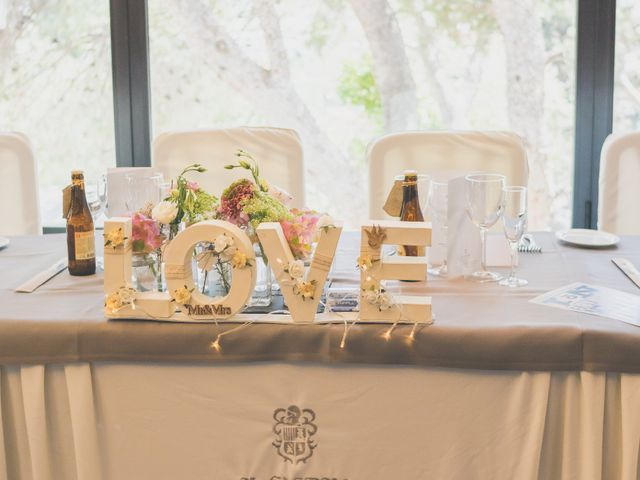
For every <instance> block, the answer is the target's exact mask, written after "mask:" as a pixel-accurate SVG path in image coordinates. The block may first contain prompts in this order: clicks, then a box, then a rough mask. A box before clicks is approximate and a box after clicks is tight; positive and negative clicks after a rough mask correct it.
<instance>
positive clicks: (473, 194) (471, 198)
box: [465, 173, 505, 282]
mask: <svg viewBox="0 0 640 480" xmlns="http://www.w3.org/2000/svg"><path fill="white" fill-rule="evenodd" d="M465 184H466V185H465V187H466V188H465V193H466V205H467V215H468V216H469V218H470V219H471V221H472V222H473V224H474V225H475V226H476V227H478V228H479V229H480V241H481V255H482V256H481V261H480V265H481V266H480V270H479V271H477V272H473V273H472V274H471V275H470V277H469V278H470V279H471V280H474V281H477V282H496V281H498V280H500V279H501V278H502V275H500V274H499V273H496V272H490V271H488V270H487V230H489V228H491V227H492V226H493V225H494V224H495V223H496V222H497V221H498V219H499V218H500V215H502V209H503V188H504V186H505V176H504V175H498V174H495V173H474V174H472V175H467V176H466V177H465Z"/></svg>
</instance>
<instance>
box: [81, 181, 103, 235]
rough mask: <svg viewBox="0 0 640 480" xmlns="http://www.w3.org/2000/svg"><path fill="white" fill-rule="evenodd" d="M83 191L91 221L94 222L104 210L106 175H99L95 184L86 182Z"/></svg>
mask: <svg viewBox="0 0 640 480" xmlns="http://www.w3.org/2000/svg"><path fill="white" fill-rule="evenodd" d="M85 193H86V196H87V205H88V206H89V210H90V211H91V216H92V217H93V222H94V223H96V222H97V221H98V220H99V219H100V218H101V216H102V214H103V213H104V212H105V208H106V205H107V177H106V176H105V175H100V176H99V177H98V180H97V181H96V183H95V184H92V183H87V184H86V186H85Z"/></svg>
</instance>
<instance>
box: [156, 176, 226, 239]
mask: <svg viewBox="0 0 640 480" xmlns="http://www.w3.org/2000/svg"><path fill="white" fill-rule="evenodd" d="M206 171H207V169H206V168H204V167H203V166H202V165H200V164H198V163H194V164H193V165H189V166H188V167H186V168H185V169H184V170H182V172H181V173H180V175H178V177H177V178H176V180H175V185H174V187H173V188H172V189H171V192H170V193H169V196H168V197H167V198H165V199H164V200H163V201H162V202H160V203H158V204H157V205H156V206H155V207H154V208H153V210H152V212H151V216H152V217H153V219H154V220H155V221H157V222H158V223H160V224H162V225H168V226H169V239H170V240H171V239H172V238H173V237H174V236H175V235H176V233H177V232H178V227H179V225H180V223H182V222H183V221H184V222H185V223H186V224H187V225H191V224H193V223H196V222H199V221H201V220H207V219H209V218H213V217H214V212H215V210H216V207H217V204H218V199H217V198H216V197H215V196H214V195H211V194H210V193H207V192H206V191H205V190H204V189H202V188H200V186H199V185H198V183H197V182H193V181H190V180H188V179H187V177H186V175H187V174H188V173H194V172H195V173H204V172H206Z"/></svg>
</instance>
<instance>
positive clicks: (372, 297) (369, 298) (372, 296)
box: [363, 290, 378, 305]
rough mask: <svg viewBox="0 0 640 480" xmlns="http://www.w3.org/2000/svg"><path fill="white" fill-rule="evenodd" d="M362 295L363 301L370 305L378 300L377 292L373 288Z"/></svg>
mask: <svg viewBox="0 0 640 480" xmlns="http://www.w3.org/2000/svg"><path fill="white" fill-rule="evenodd" d="M363 296H364V299H365V301H366V302H367V303H368V304H370V305H375V304H376V303H377V301H378V292H376V291H375V290H367V291H366V292H364V295H363Z"/></svg>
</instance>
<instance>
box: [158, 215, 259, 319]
mask: <svg viewBox="0 0 640 480" xmlns="http://www.w3.org/2000/svg"><path fill="white" fill-rule="evenodd" d="M223 233H224V234H226V235H228V236H229V237H231V238H232V239H233V243H234V245H235V247H236V248H237V249H238V251H240V252H242V253H244V254H245V255H246V256H247V265H246V266H245V267H243V268H233V276H232V279H231V288H230V289H229V293H228V294H227V295H226V296H224V297H221V298H216V299H214V298H213V297H210V296H208V295H204V294H203V293H200V292H198V291H197V288H195V285H194V281H193V273H192V270H191V265H192V259H193V250H194V248H195V246H196V245H197V244H198V243H199V242H213V241H214V240H215V238H216V237H217V236H218V235H221V234H223ZM164 261H165V278H166V280H167V290H168V291H169V293H171V292H173V291H175V290H177V289H179V288H182V287H184V286H186V287H187V288H188V289H189V290H191V289H194V290H193V292H192V293H191V300H190V302H189V304H190V305H194V306H195V305H212V306H217V305H224V306H225V307H228V308H230V309H231V313H230V314H226V315H214V316H213V317H215V318H227V317H230V316H232V315H235V314H236V313H238V312H239V311H240V310H242V308H244V306H245V305H246V304H247V302H248V300H249V298H250V297H251V294H252V292H253V289H254V287H255V284H256V262H255V253H254V251H253V245H252V244H251V240H250V239H249V236H248V235H247V234H246V233H245V232H244V231H242V230H241V229H240V228H238V227H237V226H235V225H233V224H231V223H229V222H225V221H221V220H207V221H204V222H199V223H196V224H195V225H192V226H190V227H188V228H186V229H185V230H183V231H182V232H180V233H178V235H176V237H175V238H174V239H173V240H172V241H171V242H170V243H169V245H168V246H167V248H166V249H165V251H164ZM202 318H208V317H205V316H203V317H202Z"/></svg>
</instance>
